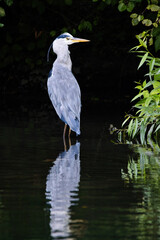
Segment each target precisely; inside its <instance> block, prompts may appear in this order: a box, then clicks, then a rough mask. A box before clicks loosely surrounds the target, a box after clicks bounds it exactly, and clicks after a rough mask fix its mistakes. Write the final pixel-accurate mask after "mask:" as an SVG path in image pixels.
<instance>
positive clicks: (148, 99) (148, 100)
mask: <svg viewBox="0 0 160 240" xmlns="http://www.w3.org/2000/svg"><path fill="white" fill-rule="evenodd" d="M151 101H152V97H148V98H147V99H146V101H145V107H148V105H149V104H150V102H151Z"/></svg>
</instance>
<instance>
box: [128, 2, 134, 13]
mask: <svg viewBox="0 0 160 240" xmlns="http://www.w3.org/2000/svg"><path fill="white" fill-rule="evenodd" d="M134 7H135V4H134V2H129V3H128V5H127V11H128V12H132V11H133V9H134Z"/></svg>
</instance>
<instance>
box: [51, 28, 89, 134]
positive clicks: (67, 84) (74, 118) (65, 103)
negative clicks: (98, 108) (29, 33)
mask: <svg viewBox="0 0 160 240" xmlns="http://www.w3.org/2000/svg"><path fill="white" fill-rule="evenodd" d="M79 42H89V40H87V39H82V38H76V37H73V36H72V35H71V34H69V33H63V34H61V35H60V36H58V37H57V38H56V39H55V40H54V41H53V43H52V44H51V46H50V48H49V50H48V54H47V59H49V52H50V49H51V48H53V51H54V53H56V55H57V58H56V60H55V61H54V63H53V67H52V69H51V71H50V72H49V75H48V81H47V88H48V94H49V97H50V100H51V102H52V105H53V106H54V108H55V111H56V113H57V114H58V116H59V118H60V119H61V120H62V121H63V122H64V123H65V125H64V131H63V138H65V134H66V128H67V125H68V126H69V134H68V136H69V137H70V133H71V130H72V131H74V132H75V133H76V134H77V135H79V134H80V112H81V91H80V87H79V85H78V83H77V80H76V78H75V77H74V75H73V73H72V61H71V58H70V51H69V49H68V45H71V44H73V43H79Z"/></svg>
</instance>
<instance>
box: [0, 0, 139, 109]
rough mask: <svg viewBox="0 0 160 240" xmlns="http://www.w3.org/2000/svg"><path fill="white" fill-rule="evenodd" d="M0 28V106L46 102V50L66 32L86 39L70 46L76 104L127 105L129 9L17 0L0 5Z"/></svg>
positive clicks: (130, 90) (132, 71)
mask: <svg viewBox="0 0 160 240" xmlns="http://www.w3.org/2000/svg"><path fill="white" fill-rule="evenodd" d="M4 7H5V11H6V17H5V18H3V23H4V27H3V28H1V29H0V36H1V37H0V75H1V79H0V93H1V100H2V101H1V106H2V107H3V108H9V107H15V108H17V107H18V106H21V105H23V106H28V107H30V108H34V107H39V106H42V105H43V106H45V107H46V106H49V107H52V106H51V104H50V101H49V98H48V94H47V89H46V82H47V77H48V73H49V71H50V69H51V67H52V63H53V61H54V60H55V58H56V55H55V54H52V53H50V61H49V63H48V62H47V57H46V56H47V51H48V48H49V46H50V44H51V43H52V41H53V40H54V39H55V38H56V37H57V36H58V35H59V34H61V33H62V32H64V31H67V32H69V33H71V34H73V35H74V36H76V37H82V38H86V39H90V40H91V42H90V43H81V44H74V45H72V46H70V51H71V58H72V62H73V69H72V70H73V73H74V75H75V77H76V78H77V80H78V82H79V85H80V87H81V91H82V105H86V106H90V107H91V106H93V105H95V104H97V105H100V106H102V105H103V104H108V105H109V106H111V107H112V105H115V104H119V105H120V106H122V107H123V106H124V105H129V104H130V101H131V98H132V97H133V95H134V93H135V90H134V86H135V84H134V81H137V80H139V78H140V77H141V76H139V75H137V74H139V73H137V66H138V61H139V60H138V59H137V57H135V56H134V54H131V53H129V50H130V48H132V47H133V46H135V45H136V44H137V40H136V38H135V34H136V32H137V29H136V28H135V27H133V26H132V25H131V22H130V17H129V15H130V14H129V13H127V12H125V13H120V12H119V11H118V9H117V7H116V6H108V5H106V4H105V3H104V2H101V1H100V2H96V3H94V2H92V1H89V0H88V1H83V0H82V1H76V0H75V1H69V0H68V1H67V0H66V1H64V0H60V1H58V0H57V1H53V0H44V1H42V0H34V1H33V0H27V1H24V0H19V1H14V2H13V5H12V6H10V7H7V6H6V5H4Z"/></svg>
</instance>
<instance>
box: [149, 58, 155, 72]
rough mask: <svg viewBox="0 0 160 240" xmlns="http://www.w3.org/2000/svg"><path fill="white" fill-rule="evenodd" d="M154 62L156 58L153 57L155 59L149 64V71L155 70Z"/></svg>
mask: <svg viewBox="0 0 160 240" xmlns="http://www.w3.org/2000/svg"><path fill="white" fill-rule="evenodd" d="M154 64H155V58H153V59H152V60H151V61H150V64H149V71H150V72H152V71H153V68H154Z"/></svg>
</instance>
